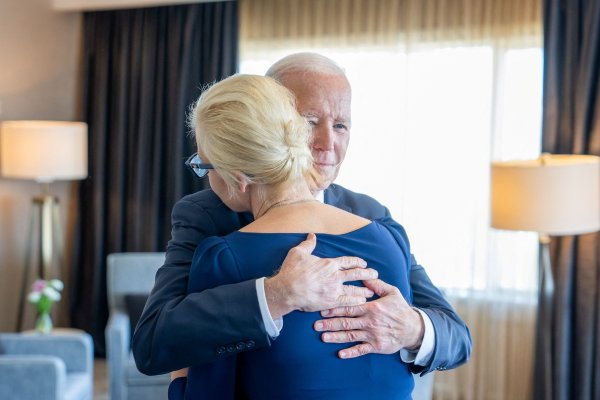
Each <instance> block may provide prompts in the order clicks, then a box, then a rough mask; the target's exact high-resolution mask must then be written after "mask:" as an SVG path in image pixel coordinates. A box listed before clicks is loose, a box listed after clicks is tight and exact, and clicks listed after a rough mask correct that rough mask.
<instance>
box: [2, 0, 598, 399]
mask: <svg viewBox="0 0 600 400" xmlns="http://www.w3.org/2000/svg"><path fill="white" fill-rule="evenodd" d="M298 51H315V52H319V53H322V54H324V55H326V56H328V57H330V58H332V59H333V60H335V61H336V62H338V63H339V64H340V65H341V66H342V67H343V68H344V69H345V72H346V74H347V76H348V79H349V81H350V83H351V85H352V89H353V93H352V94H353V99H352V113H353V115H352V116H353V121H352V140H351V143H350V146H349V150H348V154H347V157H346V160H345V161H344V166H343V168H342V170H341V172H340V175H339V177H338V179H337V182H338V183H340V184H342V185H344V186H345V187H348V188H350V189H352V190H354V191H357V192H362V193H367V194H369V195H370V196H372V197H374V198H376V199H377V200H378V201H380V202H381V203H382V204H384V205H386V206H387V207H388V208H389V209H390V211H391V213H392V215H393V216H394V218H395V219H396V220H397V221H398V222H399V223H401V224H402V225H403V226H404V227H405V228H406V231H407V233H408V236H409V238H410V241H411V251H412V253H413V254H414V255H415V256H416V258H417V260H418V261H419V263H420V264H422V265H423V266H424V267H425V268H426V270H427V273H428V275H429V276H430V278H431V279H432V281H433V282H434V284H436V286H438V287H439V288H440V289H441V290H442V291H443V293H444V295H445V297H446V298H447V299H448V300H449V302H450V303H451V304H452V305H453V306H454V307H455V308H456V310H457V312H458V313H459V315H460V316H461V317H462V318H463V319H464V320H465V322H466V323H467V325H468V326H469V329H470V331H471V335H472V339H473V351H472V355H471V359H470V360H469V362H468V363H467V364H465V365H463V366H461V367H459V368H457V369H454V370H450V371H436V372H435V373H434V374H433V375H432V376H431V377H429V379H427V380H426V381H425V382H422V383H420V384H419V385H422V387H421V388H420V389H419V390H422V391H423V392H422V393H420V394H419V395H415V399H419V398H433V399H457V400H458V399H473V400H480V399H481V400H485V399H490V400H492V399H493V400H499V399H506V400H517V399H543V400H545V399H548V400H555V399H559V400H579V399H600V236H599V235H598V233H597V231H598V230H600V161H599V160H600V158H598V157H597V156H600V1H598V0H572V1H567V0H237V1H214V2H210V1H202V0H0V156H1V158H0V165H1V167H0V239H1V240H0V255H1V257H0V260H1V261H0V398H2V399H4V398H6V399H9V398H11V399H12V398H24V399H26V398H31V399H38V398H39V399H41V398H43V399H46V398H47V399H54V398H61V399H63V398H64V399H67V398H69V399H70V398H73V399H90V398H93V399H98V400H100V399H109V398H112V399H146V398H147V399H149V398H165V397H164V393H166V391H165V389H166V385H167V384H168V379H167V377H165V376H161V377H154V378H147V377H145V376H142V375H141V374H140V373H139V372H137V374H136V371H135V370H132V368H134V367H133V365H132V364H131V359H130V350H129V340H130V339H129V337H128V335H130V332H129V331H130V330H131V329H132V325H131V324H133V326H135V325H134V324H135V318H136V317H139V315H137V316H136V315H134V314H136V313H139V312H140V307H143V302H144V300H145V295H146V294H147V293H148V291H149V290H150V288H151V287H152V284H153V280H154V273H155V271H156V269H157V268H158V267H160V266H161V265H162V260H163V259H164V254H163V252H164V251H165V248H166V244H167V241H168V240H169V239H170V235H171V224H170V212H171V208H172V207H173V205H174V203H175V202H176V201H177V200H178V199H180V198H181V197H183V196H184V195H186V194H188V193H192V192H194V191H197V190H201V189H205V188H206V187H208V186H207V182H204V181H200V180H197V179H194V177H193V176H192V174H190V173H189V172H188V171H186V169H185V165H184V161H185V160H186V158H187V157H188V156H189V155H190V154H192V153H193V152H194V151H195V149H194V147H195V145H194V142H193V140H192V138H191V137H190V135H189V128H188V126H187V125H186V115H187V112H188V111H189V107H190V105H191V104H192V102H193V101H194V100H195V99H196V98H197V97H198V96H199V95H200V93H201V92H202V90H203V89H205V88H206V87H207V85H209V84H210V83H212V82H215V81H218V80H220V79H222V78H224V77H227V76H229V75H232V74H234V73H236V72H242V73H252V74H260V75H263V74H264V73H265V72H266V70H267V69H268V67H269V66H270V65H271V64H272V63H273V62H274V61H276V60H278V59H280V58H281V57H283V56H285V55H286V54H290V53H293V52H298ZM33 121H42V122H33ZM73 122H79V124H73ZM44 138H46V139H48V138H50V139H49V140H47V141H46V142H44ZM23 149H25V150H23ZM120 253H138V254H120ZM139 253H143V254H139ZM109 255H110V257H109ZM38 277H42V278H44V279H60V280H61V281H62V282H63V283H64V288H63V289H62V298H61V299H60V301H57V302H56V304H55V305H54V307H53V310H52V313H51V321H52V325H53V329H52V330H51V331H50V333H47V334H41V333H36V332H35V330H34V328H35V327H36V324H37V323H38V322H39V319H38V318H37V315H36V308H35V307H34V306H33V305H32V304H30V302H29V301H28V293H29V291H30V288H31V285H32V283H33V282H34V280H35V279H36V278H38ZM140 295H141V296H140ZM128 313H130V314H131V315H132V316H133V317H132V318H133V322H131V321H130V320H129V316H128V315H129V314H128ZM119 318H122V319H119ZM123 318H124V319H123ZM42 322H43V321H42ZM22 340H25V342H23V341H22ZM69 346H73V347H69ZM119 346H121V347H119ZM25 353H29V356H31V357H34V358H35V360H38V359H39V360H41V361H40V363H42V362H47V363H49V364H48V365H46V366H42V365H41V364H40V366H39V368H40V369H35V368H37V367H36V366H34V365H33V364H32V363H33V361H31V360H33V358H32V359H27V358H25V359H24V360H22V356H23V354H25ZM55 356H56V357H55ZM27 363H29V364H27ZM19 368H23V370H21V372H19V371H20V370H19ZM22 371H25V374H23V373H22ZM42 371H45V372H42ZM49 371H52V372H49ZM52 374H55V375H52ZM46 375H48V376H46ZM38 379H41V380H43V383H41V384H38V383H37V382H36V380H38ZM24 381H25V382H27V383H25V384H23V382H24ZM36 385H37V389H38V390H39V391H41V392H42V394H39V393H38V394H34V393H36V392H35V389H36ZM15 393H20V394H19V395H18V396H21V397H18V396H17V395H16V394H15ZM3 396H8V397H3Z"/></svg>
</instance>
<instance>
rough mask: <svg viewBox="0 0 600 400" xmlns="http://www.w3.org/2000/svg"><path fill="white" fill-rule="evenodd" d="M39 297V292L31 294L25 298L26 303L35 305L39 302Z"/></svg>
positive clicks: (40, 295)
mask: <svg viewBox="0 0 600 400" xmlns="http://www.w3.org/2000/svg"><path fill="white" fill-rule="evenodd" d="M41 297H42V294H41V293H40V292H31V293H29V295H28V296H27V301H29V302H30V303H33V304H36V303H37V302H38V301H40V298H41Z"/></svg>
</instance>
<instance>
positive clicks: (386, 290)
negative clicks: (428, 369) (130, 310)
mask: <svg viewBox="0 0 600 400" xmlns="http://www.w3.org/2000/svg"><path fill="white" fill-rule="evenodd" d="M364 284H365V286H366V287H368V288H370V289H371V290H373V292H375V293H376V294H377V295H378V296H379V297H380V298H379V299H377V300H373V301H370V302H368V303H365V304H362V305H358V306H354V307H337V308H334V309H331V310H325V311H322V312H321V315H322V316H323V317H335V318H329V319H324V320H319V321H316V322H315V324H314V329H315V330H316V331H318V332H324V333H323V334H322V335H321V339H322V340H323V341H324V342H327V343H351V342H362V343H360V344H357V345H355V346H352V347H350V348H347V349H344V350H340V351H339V352H338V356H339V357H340V358H354V357H359V356H362V355H365V354H368V353H379V354H392V353H395V352H397V351H399V350H400V349H403V348H406V349H409V350H414V349H418V348H419V347H420V346H421V341H422V340H423V334H424V331H425V325H424V322H423V318H422V317H421V314H419V312H418V311H416V310H414V309H412V308H411V307H410V306H409V305H408V303H406V300H405V299H404V297H403V296H402V294H401V293H400V291H399V290H398V288H396V287H395V286H392V285H388V284H387V283H385V282H383V281H382V280H379V279H375V280H370V281H364Z"/></svg>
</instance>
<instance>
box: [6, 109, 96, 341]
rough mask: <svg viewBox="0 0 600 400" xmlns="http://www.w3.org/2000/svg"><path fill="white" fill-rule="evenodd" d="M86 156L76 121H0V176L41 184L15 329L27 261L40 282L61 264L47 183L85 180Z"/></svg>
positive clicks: (82, 129) (83, 133)
mask: <svg viewBox="0 0 600 400" xmlns="http://www.w3.org/2000/svg"><path fill="white" fill-rule="evenodd" d="M87 154H88V149H87V125H86V124H85V123H82V122H62V121H4V122H2V124H1V126H0V171H1V173H2V176H3V177H6V178H15V179H27V180H33V181H36V182H38V183H39V184H40V185H41V194H40V195H39V196H35V197H34V198H33V199H32V208H31V210H32V211H31V219H30V225H29V236H28V238H29V242H30V246H31V251H30V252H28V253H27V257H26V260H25V268H24V272H23V280H22V285H21V298H20V301H19V312H18V320H17V330H20V329H21V325H22V322H23V304H24V300H25V295H26V291H27V286H28V283H29V282H28V279H29V278H30V269H31V259H32V257H37V264H38V270H37V274H38V277H39V278H41V279H51V278H53V277H54V276H51V275H52V273H53V272H52V268H53V266H54V265H56V264H57V263H61V262H62V252H63V248H62V236H61V230H60V224H59V207H58V199H57V198H56V196H53V195H52V194H50V183H51V182H54V181H58V180H78V179H84V178H85V177H87ZM36 216H37V218H36ZM36 219H37V220H38V223H37V229H36V227H35V225H36V223H35V221H36ZM36 231H37V232H38V236H37V241H36V240H35V238H34V236H35V232H36ZM36 244H37V245H36Z"/></svg>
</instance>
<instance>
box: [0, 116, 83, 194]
mask: <svg viewBox="0 0 600 400" xmlns="http://www.w3.org/2000/svg"><path fill="white" fill-rule="evenodd" d="M87 154H88V149H87V125H86V124H85V123H83V122H62V121H4V122H2V125H1V129H0V166H1V172H2V176H4V177H7V178H19V179H33V180H36V181H38V182H52V181H55V180H76V179H83V178H85V177H86V176H87Z"/></svg>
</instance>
